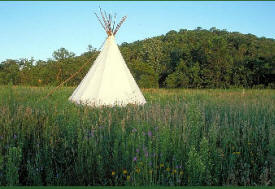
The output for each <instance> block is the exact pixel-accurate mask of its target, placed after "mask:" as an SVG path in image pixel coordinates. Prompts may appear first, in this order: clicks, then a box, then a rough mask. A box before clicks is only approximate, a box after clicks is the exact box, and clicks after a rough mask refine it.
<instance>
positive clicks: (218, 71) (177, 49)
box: [0, 28, 275, 88]
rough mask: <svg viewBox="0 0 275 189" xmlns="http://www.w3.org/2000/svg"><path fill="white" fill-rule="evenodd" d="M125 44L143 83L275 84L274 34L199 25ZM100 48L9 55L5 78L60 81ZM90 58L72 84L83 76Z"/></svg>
mask: <svg viewBox="0 0 275 189" xmlns="http://www.w3.org/2000/svg"><path fill="white" fill-rule="evenodd" d="M120 50H121V52H122V54H123V57H124V59H125V61H126V63H127V64H128V67H129V68H130V70H131V72H132V74H133V75H134V77H135V79H136V81H137V82H138V84H139V86H140V87H141V88H158V87H164V88H181V87H184V88H229V87H255V86H256V87H258V88H259V87H272V88H274V87H275V81H274V78H275V40H274V39H267V38H258V37H256V36H254V35H252V34H247V35H244V34H241V33H238V32H227V31H225V30H218V29H216V28H211V29H210V30H204V29H201V28H197V29H196V30H180V31H179V32H176V31H170V32H168V33H167V34H166V35H162V36H158V37H153V38H149V39H145V40H142V41H136V42H133V43H129V44H127V43H123V44H122V45H121V46H120ZM94 54H98V52H96V51H95V50H94V49H93V48H92V47H91V46H89V50H88V52H85V53H83V54H82V55H81V56H75V55H74V53H71V52H69V51H68V50H66V49H64V48H61V49H59V50H57V51H55V52H54V53H53V58H52V59H49V60H47V61H41V60H39V61H35V60H33V59H31V60H27V59H20V60H6V61H4V62H2V63H1V64H0V84H8V83H10V82H12V83H13V84H15V85H19V84H23V85H32V86H41V85H57V84H59V83H61V81H63V80H65V79H67V78H68V77H69V76H70V75H71V74H73V73H74V72H76V70H78V69H79V68H80V67H81V65H83V64H85V62H86V61H87V60H89V58H91V57H92V60H94V59H95V57H96V56H94ZM90 62H91V63H90V64H88V65H87V67H86V68H85V69H84V70H83V71H82V72H81V74H79V75H78V76H77V77H75V78H74V79H72V80H71V81H70V82H69V83H68V84H67V85H68V86H75V85H77V84H78V83H79V82H80V81H81V79H82V78H83V77H84V75H85V73H87V71H88V69H89V67H90V66H91V64H92V62H93V61H90Z"/></svg>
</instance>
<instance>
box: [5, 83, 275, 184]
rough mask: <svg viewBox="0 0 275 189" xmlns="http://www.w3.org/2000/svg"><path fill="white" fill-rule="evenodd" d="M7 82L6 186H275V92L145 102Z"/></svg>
mask: <svg viewBox="0 0 275 189" xmlns="http://www.w3.org/2000/svg"><path fill="white" fill-rule="evenodd" d="M50 89H52V88H51V87H22V86H0V185H112V186H114V185H130V186H141V185H163V186H179V185H252V186H254V185H272V184H273V185H274V184H275V183H274V180H272V179H274V178H275V175H274V166H275V165H274V164H275V163H274V162H275V158H274V157H275V91H274V90H268V89H265V90H257V89H227V90H225V89H171V90H168V89H144V90H143V94H144V96H145V98H146V100H147V102H148V103H147V104H146V105H144V106H134V105H129V106H127V107H115V108H109V107H102V108H91V107H87V106H79V105H75V104H73V103H70V102H69V101H68V100H67V99H68V97H69V96H70V94H71V93H72V92H73V89H74V88H71V87H64V88H61V89H59V90H58V91H57V92H55V93H54V94H53V95H52V96H50V97H48V98H46V99H43V97H44V96H46V95H47V93H48V92H49V91H50Z"/></svg>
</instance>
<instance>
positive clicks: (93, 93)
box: [69, 10, 146, 106]
mask: <svg viewBox="0 0 275 189" xmlns="http://www.w3.org/2000/svg"><path fill="white" fill-rule="evenodd" d="M100 12H101V16H102V21H103V22H102V21H101V20H100V19H99V17H98V16H97V15H96V16H97V18H98V20H99V22H100V24H101V26H102V27H103V28H104V30H105V31H106V33H107V35H108V38H107V39H106V41H105V43H104V46H103V48H102V51H101V52H100V54H99V55H98V57H97V58H96V60H95V62H94V64H93V65H92V67H91V68H90V70H89V72H88V73H87V74H86V76H85V77H84V79H83V80H82V81H81V83H80V84H79V85H78V87H77V88H76V89H75V91H74V92H73V94H72V96H70V98H69V100H70V101H72V102H75V103H77V104H86V105H89V106H125V105H127V104H137V105H142V104H145V103H146V100H145V98H144V97H143V95H142V93H141V91H140V89H139V87H138V85H137V84H136V82H135V80H134V78H133V76H132V75H131V73H130V71H129V69H128V67H127V65H126V63H125V61H124V59H123V57H122V55H121V53H120V51H119V48H118V46H117V44H116V42H115V37H114V36H115V34H116V33H117V31H118V29H119V28H120V26H121V24H122V23H123V22H124V21H125V19H126V17H123V18H122V19H121V21H120V22H119V24H117V25H116V27H114V26H115V22H112V16H111V15H110V14H109V15H108V16H107V15H106V13H105V16H104V15H103V13H102V11H101V10H100ZM103 23H104V24H103Z"/></svg>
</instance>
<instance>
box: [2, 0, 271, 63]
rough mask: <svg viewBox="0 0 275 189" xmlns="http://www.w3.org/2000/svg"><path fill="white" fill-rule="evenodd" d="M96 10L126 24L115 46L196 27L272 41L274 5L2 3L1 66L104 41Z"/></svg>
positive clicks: (83, 49)
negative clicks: (100, 9)
mask: <svg viewBox="0 0 275 189" xmlns="http://www.w3.org/2000/svg"><path fill="white" fill-rule="evenodd" d="M99 6H100V7H101V8H102V9H104V10H105V11H106V12H108V13H112V14H114V13H117V17H118V18H121V17H122V16H124V15H127V20H126V22H125V23H124V24H123V25H122V26H121V28H120V30H119V31H118V33H117V35H116V41H117V43H118V44H121V43H123V42H127V43H130V42H133V41H136V40H142V39H145V38H149V37H153V36H158V35H162V34H165V33H167V32H168V31H170V30H176V31H179V30H180V29H188V30H192V29H195V28H197V27H202V28H204V29H210V28H211V27H216V28H218V29H226V30H227V31H230V32H234V31H237V32H241V33H244V34H247V33H251V34H254V35H256V36H258V37H266V38H275V24H274V20H275V1H258V2H256V1H244V2H242V1H224V2H223V1H209V2H207V1H193V2H192V1H160V2H157V1H151V2H150V1H140V2H138V1H130V2H129V1H117V2H115V1H104V2H100V1H75V2H74V1H67V2H66V1H60V2H53V1H44V2H42V1H41V2H36V1H28V2H20V1H14V2H5V1H0V62H2V61H4V60H6V59H20V58H31V57H33V58H34V59H35V60H39V59H40V60H47V59H49V58H52V53H53V52H54V51H55V50H57V49H59V48H61V47H64V48H66V49H67V50H69V51H71V52H74V53H75V54H76V55H80V54H82V53H84V52H86V51H87V49H88V45H92V46H93V47H94V48H99V47H100V46H101V45H102V43H103V42H104V40H105V38H106V33H105V31H104V30H103V29H102V27H101V26H100V24H99V22H98V21H97V18H96V17H95V15H94V12H99Z"/></svg>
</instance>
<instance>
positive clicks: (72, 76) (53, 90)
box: [43, 38, 107, 99]
mask: <svg viewBox="0 0 275 189" xmlns="http://www.w3.org/2000/svg"><path fill="white" fill-rule="evenodd" d="M106 39H107V38H106ZM106 39H105V40H104V42H103V43H102V44H101V46H100V47H99V48H98V50H97V51H99V50H101V48H102V46H103V44H104V43H105V41H106ZM96 55H97V53H95V54H94V55H93V56H92V57H91V58H89V59H88V60H87V61H86V62H85V63H84V64H83V65H82V66H81V67H80V68H79V70H78V71H77V72H75V73H74V74H72V75H71V76H70V77H69V78H67V79H66V80H64V81H63V82H62V83H60V84H59V85H58V86H57V87H55V88H53V89H52V90H51V91H50V92H49V93H48V94H47V96H45V97H44V98H43V99H45V98H48V97H49V96H50V95H52V94H53V93H54V92H55V91H56V90H57V89H59V88H60V87H61V86H62V85H64V84H65V83H67V82H68V81H70V80H71V79H72V78H74V77H75V76H76V75H77V74H78V73H80V72H81V70H83V68H85V66H86V65H87V64H88V63H90V62H91V61H92V60H93V59H94V58H95V56H96Z"/></svg>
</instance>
